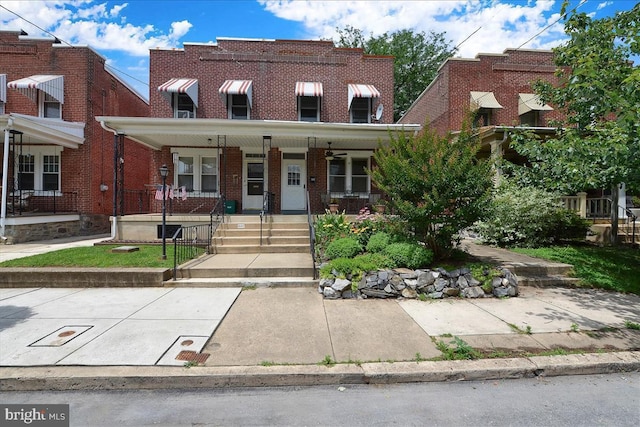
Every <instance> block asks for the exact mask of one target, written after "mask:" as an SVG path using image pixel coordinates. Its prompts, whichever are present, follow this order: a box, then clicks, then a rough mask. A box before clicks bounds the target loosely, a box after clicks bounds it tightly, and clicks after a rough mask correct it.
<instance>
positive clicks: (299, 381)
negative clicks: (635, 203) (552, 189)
mask: <svg viewBox="0 0 640 427" xmlns="http://www.w3.org/2000/svg"><path fill="white" fill-rule="evenodd" d="M87 243H88V241H83V242H66V243H64V244H87ZM33 245H34V246H33V247H31V250H32V251H35V250H38V249H36V248H35V246H36V244H33ZM15 246H17V245H15ZM6 247H7V246H4V247H0V252H2V251H3V250H4V249H5V248H6ZM51 247H52V246H51V243H50V242H47V243H46V244H44V245H42V246H41V248H40V249H39V250H43V251H44V250H47V249H48V248H51ZM53 247H55V248H56V249H57V248H58V247H59V246H53ZM481 249H482V247H476V248H474V251H475V250H481ZM48 250H51V249H48ZM17 253H33V252H24V251H23V250H21V251H19V252H17ZM3 254H4V252H3ZM491 256H494V257H496V256H500V257H502V260H503V261H505V262H506V261H508V259H507V258H508V256H509V252H508V251H501V250H497V254H496V253H494V254H492V255H491ZM532 260H535V259H529V260H525V259H518V261H517V262H529V261H532ZM512 261H513V259H512ZM535 261H536V262H540V260H535ZM532 262H533V261H532ZM627 321H630V322H634V323H640V297H638V296H636V295H624V294H617V293H609V292H602V291H595V290H586V289H569V288H555V287H554V288H536V287H522V288H521V295H520V296H519V297H518V298H511V299H478V300H463V299H446V300H437V301H436V300H434V301H428V302H423V301H418V300H380V299H368V300H325V299H323V298H322V296H321V295H320V294H319V293H318V292H317V289H315V288H307V287H304V288H256V289H253V288H245V289H244V290H242V289H241V288H145V289H134V288H125V289H115V288H75V289H68V288H58V289H53V288H31V289H18V288H15V289H6V288H5V289H0V390H16V389H22V390H27V389H82V388H168V387H221V386H232V385H236V386H261V385H312V384H338V383H376V382H397V381H444V380H459V379H493V378H513V377H522V376H533V375H566V374H576V373H598V372H599V373H604V372H615V371H625V370H638V369H640V352H638V351H637V350H639V349H640V331H636V330H631V329H627V328H625V322H627ZM528 332H529V333H528ZM456 337H458V338H459V339H462V340H463V341H464V342H465V343H467V344H468V345H469V346H471V347H473V348H474V349H476V350H478V351H481V352H482V353H484V354H485V355H487V354H491V353H493V355H494V356H500V357H501V358H494V359H481V360H469V361H422V360H428V359H436V358H441V357H442V355H443V353H442V351H441V350H442V344H441V345H440V348H439V347H438V345H437V343H438V342H439V341H442V342H443V343H444V345H446V346H448V347H449V348H451V349H455V348H456V347H457V345H456V344H455V343H454V340H455V338H456ZM554 349H564V350H566V351H570V350H571V349H579V350H581V351H583V352H584V353H585V354H569V355H558V356H531V354H539V353H540V352H545V351H546V352H550V351H552V350H554ZM602 351H605V352H606V353H602ZM596 352H599V353H596ZM556 353H558V354H560V353H562V351H556ZM207 355H208V356H207ZM418 361H419V362H418ZM195 362H200V366H192V365H194V363H195ZM333 362H338V364H337V365H335V366H331V365H332V363H333ZM185 363H187V366H192V367H190V368H189V369H187V368H185V367H184V364H185ZM327 365H329V366H327Z"/></svg>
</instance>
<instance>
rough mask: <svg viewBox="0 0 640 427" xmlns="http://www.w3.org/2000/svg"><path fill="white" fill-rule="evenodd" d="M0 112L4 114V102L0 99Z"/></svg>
mask: <svg viewBox="0 0 640 427" xmlns="http://www.w3.org/2000/svg"><path fill="white" fill-rule="evenodd" d="M0 114H4V102H2V101H0Z"/></svg>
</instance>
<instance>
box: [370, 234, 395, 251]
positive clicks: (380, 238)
mask: <svg viewBox="0 0 640 427" xmlns="http://www.w3.org/2000/svg"><path fill="white" fill-rule="evenodd" d="M389 243H391V238H390V237H389V235H388V234H387V233H385V232H379V233H376V234H374V235H372V236H371V237H370V238H369V243H367V252H372V253H378V252H382V251H383V250H384V248H386V247H387V246H389Z"/></svg>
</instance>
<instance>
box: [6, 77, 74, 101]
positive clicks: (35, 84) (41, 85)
mask: <svg viewBox="0 0 640 427" xmlns="http://www.w3.org/2000/svg"><path fill="white" fill-rule="evenodd" d="M7 87H8V88H9V89H17V90H19V91H20V92H22V93H23V94H25V95H26V96H28V97H29V98H31V99H32V100H33V102H37V100H38V91H39V90H41V91H43V92H44V93H46V94H48V95H50V96H51V97H53V98H54V99H55V100H57V101H58V102H60V103H61V104H64V76H53V75H48V74H37V75H34V76H31V77H25V78H23V79H20V80H14V81H12V82H9V83H7Z"/></svg>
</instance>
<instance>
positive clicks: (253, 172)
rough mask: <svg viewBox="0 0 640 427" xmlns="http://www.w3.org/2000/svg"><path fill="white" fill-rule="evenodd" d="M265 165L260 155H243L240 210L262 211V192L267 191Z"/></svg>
mask: <svg viewBox="0 0 640 427" xmlns="http://www.w3.org/2000/svg"><path fill="white" fill-rule="evenodd" d="M266 169H267V163H266V162H263V161H262V154H253V153H245V154H244V161H243V165H242V209H243V210H255V211H259V210H262V200H263V194H264V191H265V190H266V189H267V183H266V177H267V171H266Z"/></svg>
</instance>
